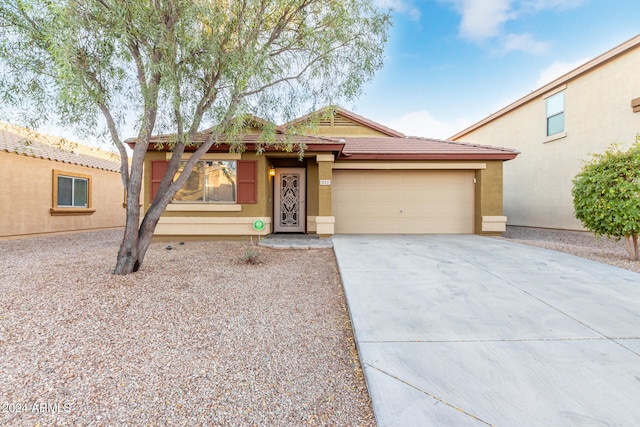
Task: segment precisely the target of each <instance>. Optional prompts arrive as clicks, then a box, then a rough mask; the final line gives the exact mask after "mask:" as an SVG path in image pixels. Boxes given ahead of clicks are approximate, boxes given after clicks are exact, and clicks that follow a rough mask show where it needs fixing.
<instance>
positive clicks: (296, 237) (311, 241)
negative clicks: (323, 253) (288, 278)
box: [258, 233, 333, 249]
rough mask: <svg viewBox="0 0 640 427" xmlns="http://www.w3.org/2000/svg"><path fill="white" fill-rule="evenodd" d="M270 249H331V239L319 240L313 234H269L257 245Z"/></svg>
mask: <svg viewBox="0 0 640 427" xmlns="http://www.w3.org/2000/svg"><path fill="white" fill-rule="evenodd" d="M258 244H259V245H260V246H264V247H267V248H272V249H331V248H332V247H333V242H332V241H331V239H321V238H319V237H318V236H317V235H315V234H286V233H282V234H269V235H268V236H266V237H263V238H262V239H261V240H260V242H259V243H258Z"/></svg>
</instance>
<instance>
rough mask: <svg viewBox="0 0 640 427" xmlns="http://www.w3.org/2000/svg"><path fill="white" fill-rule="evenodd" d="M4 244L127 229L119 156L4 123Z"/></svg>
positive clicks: (0, 202)
mask: <svg viewBox="0 0 640 427" xmlns="http://www.w3.org/2000/svg"><path fill="white" fill-rule="evenodd" d="M0 162H1V164H2V167H1V168H0V180H2V183H3V190H2V191H1V192H0V238H16V237H26V236H34V235H41V234H51V233H67V232H75V231H87V230H97V229H103V228H113V227H123V226H124V223H125V209H124V206H123V202H124V190H123V187H122V180H121V177H120V158H119V156H118V155H117V154H115V153H111V152H107V151H103V150H99V149H96V148H92V147H88V146H85V145H82V144H79V143H76V142H73V141H69V140H66V139H64V138H58V137H53V136H49V135H44V134H42V133H38V132H35V131H33V130H31V129H27V128H23V127H20V126H15V125H12V124H9V123H5V122H0Z"/></svg>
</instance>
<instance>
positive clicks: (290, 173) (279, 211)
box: [274, 168, 306, 233]
mask: <svg viewBox="0 0 640 427" xmlns="http://www.w3.org/2000/svg"><path fill="white" fill-rule="evenodd" d="M304 178H305V170H304V169H301V168H295V169H293V168H292V169H277V170H276V180H275V196H276V197H275V215H276V221H275V224H274V225H275V231H276V232H292V233H300V232H304V231H305V222H306V218H305V192H306V185H305V179H304Z"/></svg>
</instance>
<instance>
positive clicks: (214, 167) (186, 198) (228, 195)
mask: <svg viewBox="0 0 640 427" xmlns="http://www.w3.org/2000/svg"><path fill="white" fill-rule="evenodd" d="M185 164H186V161H183V162H181V163H180V167H179V168H178V172H177V173H176V175H175V178H177V177H178V174H180V173H181V172H182V170H183V169H184V166H185ZM236 171H237V164H236V161H235V160H222V161H221V160H200V161H199V162H197V163H196V164H195V165H194V167H193V171H191V175H189V178H188V179H187V181H186V182H185V183H184V185H183V186H182V188H181V189H180V190H179V191H178V192H177V193H176V195H175V196H174V197H173V200H174V201H176V202H192V203H193V202H199V203H216V202H223V203H235V202H236ZM175 178H174V179H175Z"/></svg>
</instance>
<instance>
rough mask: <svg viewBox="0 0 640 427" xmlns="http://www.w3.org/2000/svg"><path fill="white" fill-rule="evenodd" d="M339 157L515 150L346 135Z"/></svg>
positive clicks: (499, 156)
mask: <svg viewBox="0 0 640 427" xmlns="http://www.w3.org/2000/svg"><path fill="white" fill-rule="evenodd" d="M344 140H345V146H344V149H343V150H342V158H344V159H345V160H346V159H353V160H356V159H360V160H363V159H376V160H481V159H483V160H511V159H513V158H515V157H516V156H517V155H518V151H516V150H510V149H507V148H501V147H491V146H486V145H476V144H467V143H463V142H454V141H444V140H440V139H430V138H417V137H407V138H386V137H381V138H371V137H361V138H345V139H344Z"/></svg>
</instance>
